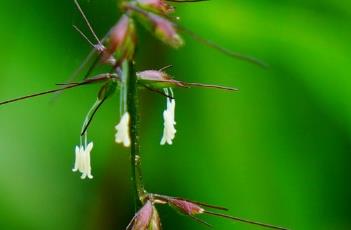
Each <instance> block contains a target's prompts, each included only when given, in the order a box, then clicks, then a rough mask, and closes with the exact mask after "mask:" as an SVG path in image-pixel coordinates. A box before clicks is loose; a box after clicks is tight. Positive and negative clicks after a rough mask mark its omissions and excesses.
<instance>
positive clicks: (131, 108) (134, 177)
mask: <svg viewBox="0 0 351 230" xmlns="http://www.w3.org/2000/svg"><path fill="white" fill-rule="evenodd" d="M122 71H123V79H126V80H127V92H128V94H127V106H128V112H129V115H130V129H129V132H130V138H131V147H130V152H131V154H130V155H131V181H132V186H133V192H134V196H135V203H136V207H140V206H141V205H142V203H143V201H144V198H145V196H146V191H145V189H144V183H143V177H142V172H141V157H140V143H139V132H138V131H139V110H138V89H137V76H136V73H135V71H134V68H133V64H132V63H131V62H129V61H124V62H123V64H122Z"/></svg>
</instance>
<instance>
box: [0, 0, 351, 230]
mask: <svg viewBox="0 0 351 230" xmlns="http://www.w3.org/2000/svg"><path fill="white" fill-rule="evenodd" d="M81 2H82V7H83V8H84V9H85V11H86V13H87V14H88V17H89V18H90V20H91V22H92V24H93V26H94V28H95V30H96V32H97V34H98V35H99V36H100V37H102V36H103V35H104V34H105V33H106V32H107V31H108V30H109V28H110V27H111V26H112V25H113V24H114V23H115V22H116V20H117V19H118V17H119V15H120V13H119V12H118V10H117V4H116V1H115V0H90V1H84V0H82V1H81ZM175 5H176V6H177V8H178V13H177V15H179V16H180V17H181V20H180V23H181V24H182V25H184V26H187V27H188V28H191V29H192V30H193V31H194V32H196V33H198V34H201V35H202V36H204V37H206V38H209V39H211V40H214V41H216V42H218V43H219V44H222V45H223V46H225V47H228V48H230V49H232V50H236V51H240V52H242V53H247V54H251V55H253V56H256V57H258V58H260V59H262V60H264V61H266V62H267V63H269V64H270V68H269V69H267V70H264V69H262V68H259V67H257V66H254V65H251V64H248V63H245V62H242V61H238V60H233V59H231V58H229V57H227V56H224V55H222V54H220V53H218V52H217V51H214V50H212V49H210V48H207V47H205V46H203V45H201V44H198V43H197V42H195V41H193V40H192V39H191V38H189V37H187V36H186V35H185V36H184V37H185V39H186V43H187V44H186V46H185V47H184V48H182V49H180V50H172V49H170V48H168V47H166V46H164V45H162V44H160V43H159V42H158V41H157V40H155V39H154V38H153V37H152V36H150V35H149V34H148V33H147V32H145V31H144V30H143V29H142V28H140V30H139V32H140V34H139V36H140V37H139V40H140V43H141V45H140V46H139V50H138V57H137V68H138V69H139V70H142V69H145V68H150V69H157V68H160V67H163V66H165V65H168V64H173V65H174V68H173V69H171V70H170V73H171V74H172V75H173V76H175V77H176V78H177V79H180V80H186V81H190V82H205V83H217V84H223V85H230V86H236V87H238V88H240V92H238V93H228V92H222V91H216V90H206V89H192V90H188V89H179V90H178V89H177V90H176V91H175V93H176V97H177V110H176V120H177V130H178V133H177V136H176V139H175V143H174V145H173V146H166V147H161V146H160V145H159V141H160V138H161V134H162V125H163V121H162V111H163V109H164V107H165V100H164V98H162V97H160V96H159V95H157V94H153V93H150V92H143V93H142V94H141V97H142V100H141V103H142V118H141V122H142V123H141V124H142V125H141V129H142V130H141V132H142V138H141V142H142V154H143V157H144V158H143V159H144V161H143V163H144V164H143V170H144V176H145V183H146V186H147V188H148V190H149V191H152V192H157V193H161V194H168V195H175V196H183V197H187V198H191V199H194V200H199V201H205V202H208V203H212V204H219V205H224V206H226V207H228V208H229V209H230V213H231V214H233V215H235V216H240V217H245V218H250V219H253V220H259V221H263V222H268V223H272V224H276V225H281V226H285V227H289V228H291V229H319V230H323V229H326V230H327V229H328V230H330V229H350V228H351V218H350V211H351V210H350V209H351V196H350V190H351V187H350V176H349V175H350V151H351V100H350V99H351V91H350V86H351V80H350V72H351V62H350V57H349V55H350V53H351V52H350V51H351V43H350V39H351V30H350V29H351V28H350V26H351V3H350V1H346V0H338V1H332V0H308V1H306V0H304V1H288V0H285V1H272V0H270V1H269V0H264V1H258V0H216V1H208V2H203V3H193V4H175ZM0 22H1V23H0V44H1V53H0V76H1V78H0V98H1V100H5V99H9V98H12V97H16V96H20V95H25V94H29V93H32V92H36V91H41V90H45V89H50V88H53V87H54V84H55V83H58V82H63V81H65V80H66V79H67V77H68V76H69V75H70V74H71V73H72V72H73V71H74V70H75V69H76V68H77V66H78V65H79V64H80V62H81V61H82V60H83V59H84V57H85V56H86V55H87V53H88V52H89V50H90V47H89V45H88V44H87V42H86V41H84V40H82V38H81V37H80V36H79V34H78V33H77V32H76V31H74V30H73V28H72V24H76V25H79V26H80V27H81V28H82V29H83V30H84V31H87V30H86V27H85V25H84V23H83V22H82V19H81V17H80V15H79V13H78V12H77V10H76V8H75V6H74V4H73V1H69V0H65V1H44V0H32V1H21V0H1V4H0ZM97 90H98V86H89V87H84V88H80V89H76V90H71V91H67V92H66V93H64V94H62V95H60V97H59V98H58V99H57V100H54V101H53V100H52V97H51V96H46V97H42V98H36V99H33V100H29V101H23V102H19V103H17V104H11V105H6V106H3V107H1V108H0V127H1V128H0V146H1V148H0V149H1V151H0V229H28V230H31V229H33V230H42V229H43V230H44V229H45V230H46V229H52V230H55V229H62V228H64V229H66V230H71V229H72V230H73V229H87V230H96V229H124V227H125V226H126V225H127V223H128V222H129V219H130V218H131V217H132V215H133V211H134V210H133V205H132V202H133V201H132V196H131V189H130V182H129V177H130V172H129V156H128V151H127V150H126V149H124V148H122V147H121V146H117V145H116V144H115V143H114V132H115V130H114V126H115V125H116V124H117V122H118V119H119V117H118V103H119V100H118V96H117V95H116V96H115V97H114V98H113V99H110V100H109V101H108V102H107V103H106V104H105V105H104V106H103V108H102V109H101V110H100V112H99V113H98V115H97V116H96V119H95V120H94V123H93V124H92V126H91V129H90V139H91V140H93V141H94V144H95V147H94V150H93V153H92V164H93V165H92V166H93V175H94V177H95V178H94V179H93V180H89V181H88V180H80V179H79V175H78V174H74V173H72V172H71V168H72V166H73V160H74V152H73V150H74V146H75V145H76V144H77V143H78V141H79V131H80V127H81V124H82V122H83V119H84V116H85V114H86V112H87V111H88V109H89V108H90V106H91V105H92V103H93V102H94V100H95V97H96V92H97ZM160 213H161V217H162V221H163V226H164V229H167V230H175V229H177V230H179V229H193V230H195V229H199V230H200V229H206V227H204V226H202V225H199V224H198V223H196V222H193V221H192V220H191V219H189V218H187V217H184V216H179V215H177V214H175V212H173V211H172V210H170V209H168V208H166V207H164V208H160ZM204 219H205V220H206V221H208V222H210V223H212V224H214V225H215V229H237V230H250V229H259V228H257V227H254V226H249V225H245V224H241V223H232V222H230V221H226V220H222V219H217V218H212V217H208V218H207V217H204Z"/></svg>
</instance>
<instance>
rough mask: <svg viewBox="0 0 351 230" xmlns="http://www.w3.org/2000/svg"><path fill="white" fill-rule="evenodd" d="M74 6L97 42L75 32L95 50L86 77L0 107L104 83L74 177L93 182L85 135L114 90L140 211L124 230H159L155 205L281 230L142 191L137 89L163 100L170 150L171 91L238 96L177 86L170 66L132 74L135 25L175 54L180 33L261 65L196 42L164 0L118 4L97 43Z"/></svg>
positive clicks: (132, 0) (77, 154)
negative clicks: (99, 69)
mask: <svg viewBox="0 0 351 230" xmlns="http://www.w3.org/2000/svg"><path fill="white" fill-rule="evenodd" d="M200 1H205V0H171V1H169V2H178V3H182V2H183V3H184V2H200ZM74 2H75V4H76V5H77V8H78V10H79V11H80V13H81V15H82V17H83V19H84V20H85V22H86V24H87V26H88V27H89V29H90V31H91V33H92V35H93V37H94V40H96V42H97V43H96V44H95V43H93V42H91V41H90V40H89V38H88V36H86V35H85V34H84V33H83V32H82V31H81V30H80V29H79V28H78V27H77V26H74V28H75V29H76V30H77V31H78V33H80V34H81V35H82V37H83V38H84V39H86V40H87V41H88V43H89V44H90V45H91V46H92V47H93V51H92V52H91V53H90V54H89V55H88V58H87V59H86V60H85V61H84V62H83V64H82V65H81V67H79V69H78V70H79V71H81V70H83V69H84V68H85V67H88V69H87V72H86V73H85V74H84V75H83V79H82V81H81V82H71V81H70V82H68V83H62V84H57V85H58V86H60V88H58V89H54V90H49V91H44V92H41V93H36V94H32V95H28V96H24V97H19V98H15V99H11V100H7V101H4V102H0V105H3V104H7V103H12V102H16V101H19V100H25V99H28V98H32V97H36V96H41V95H46V94H50V93H56V92H60V91H63V90H67V89H71V88H75V87H78V86H82V85H88V84H94V83H103V85H102V86H101V88H100V91H99V92H98V95H97V100H96V102H95V104H94V105H93V106H92V108H91V109H90V110H89V112H88V114H87V116H86V118H85V120H84V123H83V127H82V130H81V135H80V144H79V145H78V146H76V148H75V163H74V168H73V171H79V172H80V173H82V175H81V178H82V179H85V178H89V179H92V178H93V176H92V174H91V165H90V152H91V151H92V149H93V146H94V145H93V142H89V141H88V136H87V135H88V132H87V131H88V128H89V125H90V124H91V121H92V119H93V118H94V115H95V114H96V112H97V111H98V109H99V108H100V106H101V105H102V104H103V102H104V101H105V100H106V99H107V98H108V97H110V96H111V95H112V94H114V93H115V91H116V88H119V91H120V115H121V116H120V122H119V123H118V124H117V125H116V127H115V128H116V130H117V133H116V136H115V141H116V143H121V144H123V146H124V147H127V148H130V157H131V183H132V189H133V195H134V198H135V208H138V209H139V211H138V212H136V214H135V215H134V217H133V219H132V220H131V222H130V224H129V225H128V226H127V230H160V229H161V221H160V217H159V215H158V212H157V209H156V205H165V204H167V205H169V206H170V207H172V208H173V209H175V210H177V211H178V212H180V213H182V214H184V215H186V216H189V217H191V218H192V219H194V220H195V221H197V222H199V223H202V224H205V225H207V226H211V225H210V224H208V223H206V222H205V221H203V220H201V219H199V218H198V217H197V216H198V215H202V214H208V215H213V216H218V217H222V218H226V219H230V220H234V221H240V222H244V223H248V224H252V225H257V226H261V227H266V228H271V229H279V230H285V228H282V227H277V226H273V225H270V224H263V223H260V222H256V221H251V220H246V219H242V218H238V217H233V216H230V215H226V214H222V213H219V212H220V211H228V210H227V209H226V208H223V207H219V206H214V205H209V204H206V203H201V202H195V201H191V200H187V199H184V198H179V197H170V196H165V195H158V194H152V193H147V192H146V190H145V188H144V183H143V177H142V169H141V153H140V137H139V100H138V93H139V90H140V89H141V88H146V89H148V90H150V91H152V92H156V93H159V94H161V95H162V96H165V97H166V101H167V104H166V106H167V108H166V109H165V110H164V112H163V122H164V123H163V124H164V128H163V135H162V138H161V141H160V144H161V145H165V144H169V145H172V143H173V141H174V138H175V134H176V128H175V125H176V121H175V106H176V102H175V96H174V92H173V88H176V87H182V88H191V87H203V88H214V89H221V90H227V91H237V89H236V88H232V87H226V86H219V85H213V84H204V83H189V82H184V81H179V80H175V79H173V78H172V77H171V76H170V75H168V74H167V73H166V72H165V70H166V69H167V68H168V67H170V66H167V67H165V68H162V69H160V70H144V71H140V72H136V71H135V69H134V66H133V61H134V57H135V48H136V45H137V33H136V29H137V28H136V21H138V22H140V24H142V25H143V26H144V27H146V28H147V29H148V30H149V31H150V32H151V33H152V34H153V35H154V36H155V37H156V38H158V39H159V40H160V41H162V42H164V43H165V44H167V45H169V46H171V47H173V48H179V47H181V46H182V45H183V39H182V37H181V36H180V34H179V32H184V33H187V34H189V35H190V36H191V37H192V38H193V39H195V40H197V41H199V42H200V43H203V44H205V45H207V46H208V47H211V48H214V49H216V50H218V51H220V52H222V53H224V54H226V55H228V56H231V57H235V58H239V59H241V60H245V61H248V62H251V63H254V64H257V65H260V66H265V63H263V62H261V61H259V60H257V59H255V58H253V57H250V56H246V55H242V54H239V53H236V52H232V51H229V50H227V49H225V48H223V47H221V46H218V45H217V44H215V43H213V42H211V41H209V40H207V39H204V38H202V37H200V36H198V35H197V34H194V33H193V32H192V31H190V30H188V29H185V28H183V27H181V26H179V25H178V24H177V23H175V22H173V21H172V20H171V19H172V17H170V16H169V14H171V13H173V12H174V10H175V8H174V7H173V6H171V5H170V4H169V3H168V2H167V1H165V0H130V1H127V0H125V1H122V3H121V8H122V11H123V15H122V16H121V18H120V19H119V21H118V22H117V23H116V25H115V26H113V27H112V29H111V30H110V31H109V33H108V34H107V35H106V36H105V38H104V39H103V40H101V41H100V40H99V38H98V36H97V35H96V34H95V32H94V31H93V28H92V26H91V24H90V23H89V21H88V18H87V17H86V15H85V13H84V12H83V10H82V9H81V7H80V5H79V4H78V1H77V0H74ZM91 61H92V62H91ZM88 63H91V65H90V66H88ZM98 65H108V66H110V67H112V70H111V72H110V73H104V74H99V75H97V76H95V77H91V76H90V75H91V73H92V72H93V71H94V69H95V67H96V66H98ZM74 75H76V74H74ZM71 80H72V79H71ZM140 86H141V87H140ZM208 209H215V210H217V211H218V212H213V211H210V210H208Z"/></svg>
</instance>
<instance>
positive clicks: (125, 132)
mask: <svg viewBox="0 0 351 230" xmlns="http://www.w3.org/2000/svg"><path fill="white" fill-rule="evenodd" d="M129 120H130V116H129V113H128V112H125V113H124V114H123V116H122V118H121V121H120V122H119V124H118V125H116V130H117V133H116V142H117V143H123V145H124V146H125V147H129V146H130V137H129Z"/></svg>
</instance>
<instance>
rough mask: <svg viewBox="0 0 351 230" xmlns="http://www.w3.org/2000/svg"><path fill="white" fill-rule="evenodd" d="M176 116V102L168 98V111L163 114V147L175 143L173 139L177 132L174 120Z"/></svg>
mask: <svg viewBox="0 0 351 230" xmlns="http://www.w3.org/2000/svg"><path fill="white" fill-rule="evenodd" d="M174 114H175V100H174V99H169V98H167V109H166V110H165V111H164V112H163V119H164V123H163V126H164V128H163V136H162V139H161V143H160V144H161V145H164V144H166V143H167V144H169V145H171V144H172V143H173V139H174V137H175V134H176V132H177V130H176V129H175V127H174V125H175V124H176V122H175V119H174Z"/></svg>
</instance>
